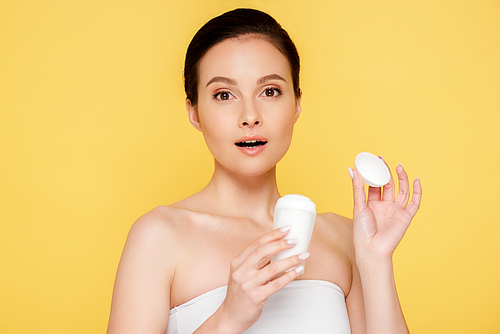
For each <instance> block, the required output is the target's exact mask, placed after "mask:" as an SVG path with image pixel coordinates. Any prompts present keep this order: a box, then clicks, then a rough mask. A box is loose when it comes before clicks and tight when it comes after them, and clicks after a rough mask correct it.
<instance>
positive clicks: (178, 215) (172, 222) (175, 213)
mask: <svg viewBox="0 0 500 334" xmlns="http://www.w3.org/2000/svg"><path fill="white" fill-rule="evenodd" d="M182 211H183V210H182V209H178V208H175V207H168V206H163V205H161V206H157V207H156V208H154V209H153V210H151V211H149V212H147V213H146V214H144V215H142V216H141V217H139V218H138V219H137V220H136V221H135V222H134V224H133V225H132V227H131V228H130V232H129V235H128V238H127V244H129V245H128V246H132V247H134V246H136V247H141V248H145V250H148V252H149V253H150V254H149V256H151V255H155V256H162V255H163V256H165V255H167V254H168V257H169V261H168V263H170V264H172V262H175V259H176V255H177V254H178V253H180V249H179V246H180V242H179V240H182V235H183V234H184V233H185V224H183V223H184V222H185V220H186V218H185V214H184V213H183V212H182ZM172 260H174V261H172Z"/></svg>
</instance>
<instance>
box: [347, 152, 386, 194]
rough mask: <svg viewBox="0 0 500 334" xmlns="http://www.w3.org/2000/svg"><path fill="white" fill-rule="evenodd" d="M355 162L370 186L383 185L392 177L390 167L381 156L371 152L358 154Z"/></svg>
mask: <svg viewBox="0 0 500 334" xmlns="http://www.w3.org/2000/svg"><path fill="white" fill-rule="evenodd" d="M354 164H355V165H356V170H357V171H358V172H359V174H361V177H362V178H363V180H364V181H365V183H366V184H367V185H369V186H370V187H383V186H385V185H386V184H387V183H389V180H390V179H391V174H390V172H389V168H387V166H386V165H385V163H384V162H383V161H382V160H381V159H380V158H379V157H377V156H375V155H373V154H371V153H367V152H362V153H360V154H358V155H357V156H356V160H355V161H354Z"/></svg>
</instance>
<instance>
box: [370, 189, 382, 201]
mask: <svg viewBox="0 0 500 334" xmlns="http://www.w3.org/2000/svg"><path fill="white" fill-rule="evenodd" d="M381 190H382V188H380V187H368V202H370V201H377V202H378V201H380V197H381V195H382V191H381Z"/></svg>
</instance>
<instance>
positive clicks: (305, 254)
mask: <svg viewBox="0 0 500 334" xmlns="http://www.w3.org/2000/svg"><path fill="white" fill-rule="evenodd" d="M308 257H309V253H302V254H299V260H305V259H307V258H308Z"/></svg>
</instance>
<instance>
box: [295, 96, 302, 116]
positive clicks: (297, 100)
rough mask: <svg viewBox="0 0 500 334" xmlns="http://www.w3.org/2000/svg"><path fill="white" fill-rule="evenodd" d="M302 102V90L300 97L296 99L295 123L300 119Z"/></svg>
mask: <svg viewBox="0 0 500 334" xmlns="http://www.w3.org/2000/svg"><path fill="white" fill-rule="evenodd" d="M301 100H302V89H301V90H300V96H299V97H298V98H297V99H295V122H297V120H298V119H299V116H300V112H301V111H302V107H301V106H300V101H301Z"/></svg>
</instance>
